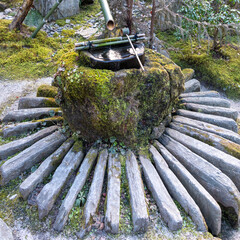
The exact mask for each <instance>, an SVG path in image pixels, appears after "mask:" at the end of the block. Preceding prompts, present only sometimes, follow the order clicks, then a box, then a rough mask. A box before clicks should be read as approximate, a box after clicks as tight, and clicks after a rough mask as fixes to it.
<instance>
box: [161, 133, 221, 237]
mask: <svg viewBox="0 0 240 240" xmlns="http://www.w3.org/2000/svg"><path fill="white" fill-rule="evenodd" d="M168 139H169V137H168V136H166V135H165V134H164V135H162V137H161V138H160V141H161V143H162V144H163V146H164V147H163V146H161V147H158V150H159V151H160V153H161V155H162V156H163V157H164V159H165V161H166V162H167V164H168V166H169V168H170V169H171V170H172V171H173V172H174V173H175V175H176V176H177V178H178V179H179V180H180V181H181V183H182V184H183V186H184V187H185V188H186V190H187V191H188V192H189V194H190V195H191V197H192V198H193V199H194V201H195V202H196V204H197V205H198V206H199V208H200V210H201V212H202V214H203V216H204V218H205V220H206V223H207V225H208V227H209V229H210V230H211V232H212V234H213V235H218V234H219V233H220V231H221V218H222V212H221V208H220V206H219V205H218V204H217V202H216V201H215V200H214V198H213V197H212V196H211V195H210V194H209V193H208V192H207V191H206V189H205V188H204V187H203V186H202V185H201V184H200V183H199V182H198V181H197V180H196V179H195V178H194V177H193V176H192V175H191V174H190V173H189V172H188V171H187V169H186V168H185V167H184V166H183V165H182V164H181V163H180V162H179V161H178V160H177V159H176V158H175V157H174V156H173V155H172V154H171V153H170V152H169V151H168V150H167V149H168V142H169V141H168ZM166 148H167V149H166Z"/></svg>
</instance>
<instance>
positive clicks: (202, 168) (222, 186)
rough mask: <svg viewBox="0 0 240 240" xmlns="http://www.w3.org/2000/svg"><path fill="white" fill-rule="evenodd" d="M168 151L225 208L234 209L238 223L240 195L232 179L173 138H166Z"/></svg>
mask: <svg viewBox="0 0 240 240" xmlns="http://www.w3.org/2000/svg"><path fill="white" fill-rule="evenodd" d="M166 138H167V141H168V144H167V149H168V150H169V151H170V152H171V153H172V154H173V156H174V157H176V158H177V159H178V160H179V162H181V163H182V165H183V166H184V167H185V168H186V169H187V170H188V171H189V172H190V173H191V174H192V175H193V177H195V178H196V179H197V181H198V182H199V183H200V184H201V185H202V186H203V187H204V188H205V189H206V190H207V191H208V192H209V193H210V194H211V195H212V197H213V198H214V199H215V200H216V201H217V202H218V203H221V204H222V205H223V206H225V207H227V208H233V209H234V210H235V213H236V215H237V218H238V221H239V216H240V210H239V207H240V193H239V191H238V189H237V187H236V186H235V185H234V183H233V182H232V181H231V179H230V178H229V177H228V176H226V175H225V174H224V173H222V172H221V171H220V170H219V169H218V168H217V167H215V166H214V165H213V164H211V163H209V162H208V161H206V160H205V159H203V158H202V157H200V156H198V155H197V154H195V153H193V152H192V151H191V150H189V149H188V148H187V147H185V146H183V145H182V144H181V143H179V142H178V141H175V140H174V139H172V138H171V137H166Z"/></svg>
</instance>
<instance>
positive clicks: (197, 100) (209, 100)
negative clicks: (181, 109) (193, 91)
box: [181, 97, 231, 108]
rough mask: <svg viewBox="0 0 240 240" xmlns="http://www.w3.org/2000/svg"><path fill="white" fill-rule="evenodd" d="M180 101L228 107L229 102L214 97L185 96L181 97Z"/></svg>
mask: <svg viewBox="0 0 240 240" xmlns="http://www.w3.org/2000/svg"><path fill="white" fill-rule="evenodd" d="M181 102H182V103H196V104H201V105H207V106H214V107H225V108H230V106H231V104H230V102H229V101H228V100H226V99H223V98H214V97H186V98H181Z"/></svg>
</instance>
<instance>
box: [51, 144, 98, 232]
mask: <svg viewBox="0 0 240 240" xmlns="http://www.w3.org/2000/svg"><path fill="white" fill-rule="evenodd" d="M97 155H98V149H95V148H91V149H90V150H89V152H88V153H87V155H86V156H85V158H84V160H83V162H82V164H81V166H80V168H79V171H78V173H77V176H76V178H75V180H74V182H73V184H72V186H71V188H70V189H69V191H68V194H67V196H66V197H65V199H64V201H63V202H62V205H61V207H60V209H59V212H58V215H57V217H56V220H55V222H54V224H53V228H54V229H55V230H56V231H62V229H63V227H64V226H65V224H66V222H67V220H68V215H69V213H70V211H71V210H72V208H73V205H74V203H75V201H76V199H77V196H78V194H79V192H80V191H81V190H82V188H83V186H84V184H85V182H86V180H87V177H88V176H89V173H90V172H91V169H92V167H93V165H94V163H95V161H96V158H97Z"/></svg>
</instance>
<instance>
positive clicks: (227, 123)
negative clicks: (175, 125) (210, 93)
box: [177, 109, 238, 133]
mask: <svg viewBox="0 0 240 240" xmlns="http://www.w3.org/2000/svg"><path fill="white" fill-rule="evenodd" d="M177 115H180V116H183V117H187V118H191V119H195V120H198V121H202V122H207V123H210V124H214V125H216V126H218V127H222V128H226V129H229V130H232V131H233V132H236V133H237V132H238V125H237V123H236V122H235V121H234V120H233V119H230V118H226V117H220V116H216V115H211V114H205V113H199V112H192V111H188V110H183V109H179V110H177Z"/></svg>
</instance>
